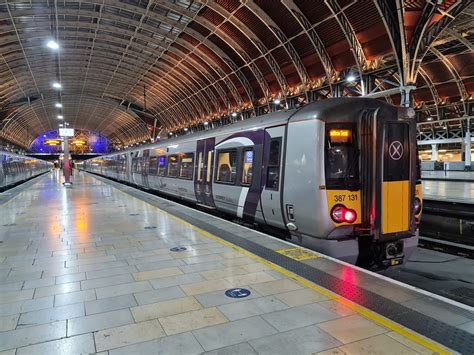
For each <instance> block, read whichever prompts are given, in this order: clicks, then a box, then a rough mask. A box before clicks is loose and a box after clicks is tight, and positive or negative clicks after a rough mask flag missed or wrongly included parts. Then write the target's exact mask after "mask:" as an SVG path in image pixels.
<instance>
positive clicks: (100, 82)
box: [0, 0, 474, 146]
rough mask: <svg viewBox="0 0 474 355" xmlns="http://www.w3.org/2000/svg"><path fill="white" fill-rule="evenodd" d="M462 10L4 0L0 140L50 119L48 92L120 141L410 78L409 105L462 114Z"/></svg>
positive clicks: (403, 4) (467, 93)
mask: <svg viewBox="0 0 474 355" xmlns="http://www.w3.org/2000/svg"><path fill="white" fill-rule="evenodd" d="M473 16H474V6H473V5H472V4H471V1H468V0H458V1H456V0H445V1H442V2H441V4H439V2H438V1H425V0H373V1H369V0H367V1H365V0H364V1H357V0H318V1H305V0H281V1H267V0H258V1H248V0H241V1H237V0H217V1H207V0H206V1H193V0H80V1H69V0H65V1H64V0H63V1H58V0H50V1H44V0H31V1H22V0H18V1H9V0H7V1H5V2H4V3H2V4H0V52H1V54H2V56H1V57H2V58H1V60H0V137H3V138H6V139H8V140H10V141H12V142H14V143H16V144H19V145H22V146H27V145H28V144H29V143H30V142H31V141H32V140H33V139H34V138H35V137H36V136H38V135H39V134H41V133H42V132H43V131H47V130H51V129H55V128H57V125H58V123H59V121H58V120H57V118H56V116H57V115H58V112H59V110H58V109H57V108H56V107H55V106H54V105H55V103H57V102H61V103H62V105H63V108H62V109H61V110H62V111H61V112H62V114H63V116H64V117H65V119H66V120H67V121H68V122H69V123H70V124H71V125H72V126H74V127H77V128H82V129H88V130H93V131H100V132H102V133H103V134H105V135H107V136H108V137H110V138H111V139H112V140H113V141H115V142H117V143H119V144H123V145H127V144H130V143H133V142H137V141H142V140H146V139H149V138H150V136H151V135H152V131H154V132H158V130H159V129H160V128H162V129H165V130H168V131H176V130H179V129H182V128H183V127H189V126H190V125H199V124H200V123H202V122H204V121H208V120H212V119H216V118H220V117H222V116H225V115H229V114H230V113H231V112H236V111H240V112H245V113H246V114H248V115H255V114H260V113H263V112H266V111H267V110H270V109H271V102H272V101H273V100H274V99H276V98H279V99H281V100H282V101H283V102H284V103H286V104H287V105H290V106H291V105H293V104H294V103H295V102H299V103H304V102H307V101H308V100H314V99H318V98H324V97H331V96H340V95H360V94H363V93H365V94H368V93H374V92H377V91H380V90H387V89H391V88H393V87H397V86H399V85H400V84H402V85H414V86H416V90H415V91H414V92H413V99H414V105H415V106H416V107H417V108H419V109H420V110H423V111H424V112H426V113H428V114H430V115H436V114H439V112H440V108H441V107H442V108H443V115H446V112H448V116H449V114H451V115H462V114H465V113H467V111H468V107H467V105H468V101H469V100H471V99H472V96H471V95H472V92H473V91H474V67H473V25H472V23H473V21H472V20H473ZM51 38H54V39H56V40H57V41H58V43H59V44H60V49H59V51H58V52H54V51H52V50H50V49H49V48H47V47H46V45H45V44H46V42H47V41H48V40H49V39H51ZM348 73H354V75H356V76H357V77H359V78H358V79H357V80H356V81H355V82H353V83H348V82H347V81H346V80H345V78H346V77H347V75H349V74H348ZM360 76H361V77H360ZM361 79H362V80H361ZM53 81H60V82H61V84H62V89H61V90H60V91H57V90H55V89H54V88H52V86H51V84H52V82H53ZM361 82H362V84H361ZM386 99H387V100H389V101H392V102H394V103H395V104H399V103H400V100H401V98H400V94H398V93H391V95H389V96H387V97H386ZM153 125H155V126H158V127H155V129H152V128H151V126H153Z"/></svg>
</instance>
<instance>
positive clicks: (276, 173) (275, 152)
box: [265, 138, 281, 191]
mask: <svg viewBox="0 0 474 355" xmlns="http://www.w3.org/2000/svg"><path fill="white" fill-rule="evenodd" d="M280 151H281V138H276V139H272V140H271V141H270V154H269V156H268V165H267V183H266V185H265V188H266V189H267V190H276V191H278V185H279V183H280V155H281V154H280Z"/></svg>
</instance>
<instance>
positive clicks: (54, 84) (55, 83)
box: [53, 82, 61, 89]
mask: <svg viewBox="0 0 474 355" xmlns="http://www.w3.org/2000/svg"><path fill="white" fill-rule="evenodd" d="M53 88H55V89H61V84H60V83H58V82H54V83H53Z"/></svg>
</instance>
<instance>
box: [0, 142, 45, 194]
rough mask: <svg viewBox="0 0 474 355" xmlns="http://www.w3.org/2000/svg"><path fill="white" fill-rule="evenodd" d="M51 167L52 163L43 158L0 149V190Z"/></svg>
mask: <svg viewBox="0 0 474 355" xmlns="http://www.w3.org/2000/svg"><path fill="white" fill-rule="evenodd" d="M52 167H53V164H52V163H49V162H47V161H44V160H39V159H36V158H31V157H27V156H24V155H18V154H14V153H9V152H2V151H0V191H1V190H4V189H6V188H8V187H11V186H12V185H15V184H18V183H20V182H23V181H26V180H28V179H31V178H33V177H35V176H38V175H41V174H43V173H45V172H47V171H49V170H51V169H52Z"/></svg>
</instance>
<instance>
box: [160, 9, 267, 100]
mask: <svg viewBox="0 0 474 355" xmlns="http://www.w3.org/2000/svg"><path fill="white" fill-rule="evenodd" d="M155 1H157V2H158V3H159V4H160V5H161V6H164V7H166V8H168V9H170V10H173V11H180V9H179V8H178V6H176V5H174V4H172V3H171V2H168V1H163V0H155ZM211 10H213V9H211ZM213 11H214V10H213ZM184 13H185V14H186V12H184ZM186 16H188V15H186ZM226 20H227V19H226ZM194 21H195V22H197V23H198V24H200V25H201V26H204V27H205V28H207V29H208V30H209V31H210V32H211V33H216V34H217V35H218V36H219V37H220V38H221V39H222V40H223V41H224V42H225V43H226V44H227V45H228V46H229V47H230V48H232V49H234V52H235V53H236V54H237V55H238V56H239V57H240V58H241V59H242V60H243V61H244V62H245V63H249V64H250V63H251V59H250V57H249V55H248V54H247V52H246V50H245V48H243V47H242V46H241V45H240V44H239V43H238V42H236V41H235V40H234V39H233V38H232V37H231V36H229V35H227V33H226V32H225V31H223V30H221V29H220V27H219V26H215V25H214V24H212V23H211V22H210V21H208V20H207V19H205V18H204V17H196V18H195V20H194ZM224 22H225V21H224ZM186 30H187V31H189V28H187V29H186ZM187 31H186V32H187ZM207 37H208V36H207ZM224 60H225V61H227V60H228V58H224ZM229 64H230V65H229V66H231V67H232V68H233V70H234V72H235V73H236V75H237V76H238V77H239V80H240V81H241V82H243V83H244V89H245V91H246V93H247V96H248V97H249V99H250V101H251V102H252V106H254V104H255V103H256V101H257V97H256V95H255V93H254V91H253V89H252V87H251V85H250V83H249V81H248V79H247V77H246V76H245V75H244V74H243V72H242V71H241V70H240V68H239V67H238V66H237V65H236V64H235V63H234V62H233V61H231V62H229ZM248 67H249V69H250V71H251V72H252V74H253V76H254V77H255V79H257V82H258V84H259V85H260V88H261V90H262V92H263V94H264V95H265V97H266V98H269V97H270V96H271V92H270V87H269V85H268V82H267V81H266V80H265V79H264V77H263V74H262V73H261V72H260V68H258V67H257V66H256V65H249V66H248Z"/></svg>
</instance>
